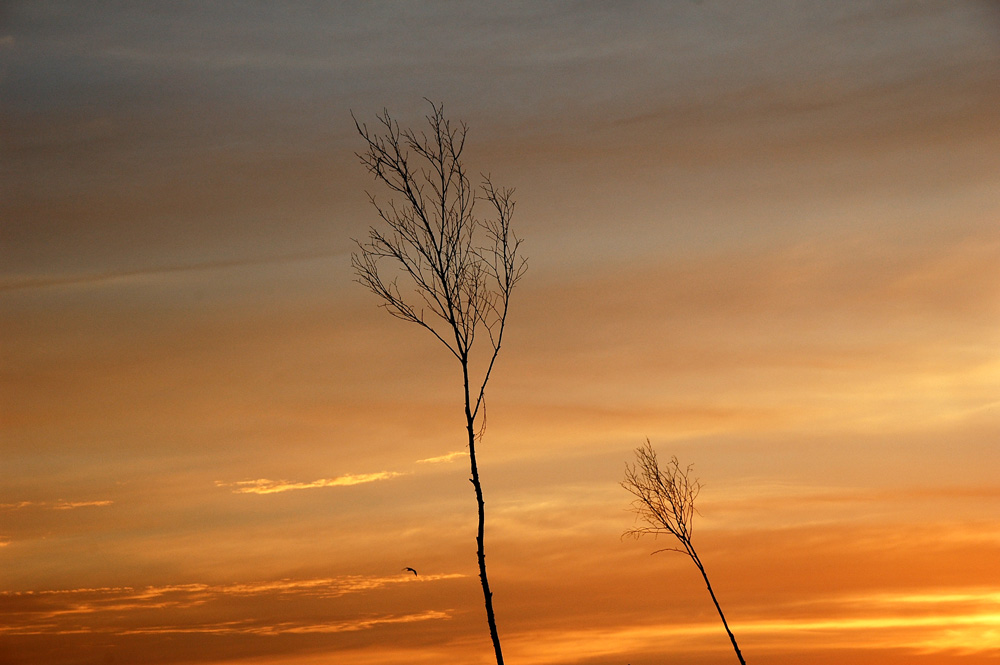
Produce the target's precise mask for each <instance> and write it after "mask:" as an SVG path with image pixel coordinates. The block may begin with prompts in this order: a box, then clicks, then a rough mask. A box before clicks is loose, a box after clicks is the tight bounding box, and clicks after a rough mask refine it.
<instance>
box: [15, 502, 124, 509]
mask: <svg viewBox="0 0 1000 665" xmlns="http://www.w3.org/2000/svg"><path fill="white" fill-rule="evenodd" d="M113 503H114V501H109V500H102V501H16V502H14V503H0V510H20V509H21V508H46V509H49V510H73V509H74V508H89V507H92V506H110V505H111V504H113Z"/></svg>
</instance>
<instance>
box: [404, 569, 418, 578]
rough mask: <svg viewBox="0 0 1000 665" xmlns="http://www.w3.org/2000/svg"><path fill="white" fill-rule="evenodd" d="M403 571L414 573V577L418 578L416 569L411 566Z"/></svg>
mask: <svg viewBox="0 0 1000 665" xmlns="http://www.w3.org/2000/svg"><path fill="white" fill-rule="evenodd" d="M403 570H408V571H410V572H411V573H413V576H414V577H416V576H417V571H415V570H414V569H412V568H410V567H409V566H407V567H406V568H403Z"/></svg>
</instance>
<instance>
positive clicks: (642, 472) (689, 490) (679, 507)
mask: <svg viewBox="0 0 1000 665" xmlns="http://www.w3.org/2000/svg"><path fill="white" fill-rule="evenodd" d="M635 457H636V462H635V464H629V463H628V462H626V463H625V480H624V481H622V483H621V486H622V487H624V488H625V489H626V490H628V492H629V493H630V494H631V495H632V496H634V497H635V499H633V501H632V509H633V511H635V514H636V519H637V521H640V522H642V523H643V524H642V526H639V527H636V528H634V529H629V530H628V531H626V532H625V533H624V534H623V536H634V537H636V538H639V537H640V536H644V535H647V534H652V535H653V537H654V538H655V537H657V536H661V535H668V536H672V537H673V538H674V539H676V540H677V542H678V543H679V544H680V547H665V548H663V549H659V550H656V551H655V552H653V554H656V553H657V552H680V553H682V554H686V555H687V556H688V557H690V558H691V561H693V562H694V565H695V566H697V568H698V572H700V573H701V577H702V579H703V580H705V585H706V586H707V587H708V593H709V595H710V596H711V597H712V602H713V603H715V609H716V610H717V611H718V612H719V618H720V619H722V625H723V627H724V628H725V629H726V634H727V635H729V641H730V642H732V643H733V649H735V650H736V657H737V658H739V659H740V663H741V664H742V665H746V661H745V660H743V654H742V653H741V652H740V647H739V645H738V644H736V637H735V636H734V635H733V631H731V630H730V629H729V623H728V622H726V615H725V614H723V613H722V607H721V606H720V605H719V600H718V599H717V598H716V597H715V591H713V590H712V583H711V582H709V580H708V573H706V572H705V566H704V564H702V562H701V559H700V558H699V557H698V552H696V551H695V549H694V543H692V538H693V537H694V513H695V507H694V500H695V499H696V498H697V497H698V493H699V492H700V491H701V483H700V482H699V481H698V479H697V478H692V477H691V469H692V468H693V467H692V466H690V465H689V466H688V467H686V468H683V469H682V468H681V465H680V463H679V462H678V461H677V458H676V457H671V458H670V461H669V462H667V464H666V465H665V466H663V467H660V463H659V461H658V460H657V458H656V451H655V450H654V449H653V444H651V443H650V442H649V439H647V440H646V445H644V446H642V447H640V448H636V449H635Z"/></svg>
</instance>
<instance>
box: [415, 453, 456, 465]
mask: <svg viewBox="0 0 1000 665" xmlns="http://www.w3.org/2000/svg"><path fill="white" fill-rule="evenodd" d="M466 454H467V453H466V452H465V451H464V450H456V451H453V452H450V453H446V454H444V455H439V456H437V457H428V458H427V459H418V460H417V464H437V463H439V462H454V461H455V460H456V459H458V458H459V457H464V456H465V455H466Z"/></svg>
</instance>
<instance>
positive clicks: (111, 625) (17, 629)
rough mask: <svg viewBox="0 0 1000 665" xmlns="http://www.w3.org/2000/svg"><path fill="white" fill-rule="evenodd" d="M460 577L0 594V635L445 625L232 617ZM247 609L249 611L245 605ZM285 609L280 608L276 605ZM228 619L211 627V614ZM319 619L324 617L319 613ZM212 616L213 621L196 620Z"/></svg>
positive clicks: (425, 615) (418, 615)
mask: <svg viewBox="0 0 1000 665" xmlns="http://www.w3.org/2000/svg"><path fill="white" fill-rule="evenodd" d="M464 577H466V576H465V575H464V574H461V573H441V574H431V575H421V576H420V577H419V578H413V577H410V576H408V575H402V574H400V575H392V576H383V577H371V576H361V575H345V576H341V577H335V578H334V577H324V578H310V579H280V580H270V581H261V582H247V583H232V584H215V585H213V584H200V583H192V584H172V585H161V586H148V587H140V588H135V587H100V588H79V589H58V590H49V591H20V592H12V591H6V592H0V619H2V620H0V635H10V636H15V635H21V636H24V635H69V634H77V633H81V632H107V633H114V634H119V635H151V634H164V633H228V634H256V635H281V634H286V633H293V634H294V633H298V634H307V633H337V632H348V631H357V630H364V629H368V628H372V627H375V626H377V625H380V624H385V623H409V622H413V621H425V620H430V619H444V618H450V611H441V610H426V611H422V612H415V613H405V614H388V613H386V614H381V615H376V616H370V615H361V616H358V617H357V618H356V619H349V620H343V621H334V622H325V621H319V622H317V621H316V620H315V616H314V614H315V613H312V614H310V613H309V612H305V614H303V615H302V616H296V612H293V611H287V612H286V613H285V614H283V615H281V616H282V620H281V621H277V622H267V621H266V620H265V619H263V618H261V616H262V615H264V614H266V613H264V612H256V611H254V617H255V618H253V619H247V618H243V616H233V615H238V614H244V613H246V612H248V611H252V608H253V607H257V606H258V604H260V603H263V604H265V605H268V606H274V604H276V603H277V604H282V603H286V604H287V603H289V602H293V603H295V607H296V609H297V610H300V611H304V609H303V608H308V607H310V605H311V604H315V603H325V602H329V601H331V600H333V599H337V598H340V597H342V596H347V595H352V594H360V593H366V592H371V591H377V590H379V589H384V588H388V587H392V586H396V585H400V584H427V583H432V582H437V581H441V580H451V579H459V578H464ZM248 603H249V604H248ZM284 606H286V607H288V605H284ZM220 612H221V613H223V614H226V615H230V616H232V618H231V619H230V620H225V621H219V620H218V615H219V613H220ZM323 613H326V612H325V611H324V612H323ZM209 616H210V617H214V618H215V620H213V621H207V622H205V621H199V619H200V618H204V617H209Z"/></svg>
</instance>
